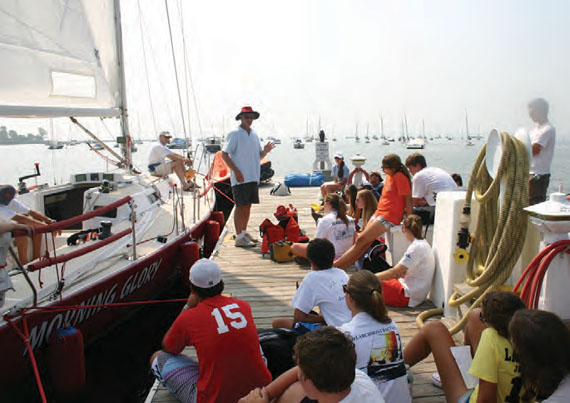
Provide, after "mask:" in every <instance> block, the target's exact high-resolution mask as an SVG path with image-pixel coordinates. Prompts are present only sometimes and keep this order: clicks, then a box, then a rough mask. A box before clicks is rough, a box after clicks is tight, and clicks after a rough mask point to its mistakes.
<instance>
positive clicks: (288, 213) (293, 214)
mask: <svg viewBox="0 0 570 403" xmlns="http://www.w3.org/2000/svg"><path fill="white" fill-rule="evenodd" d="M273 215H274V216H275V218H277V219H278V220H279V222H281V221H283V220H286V219H289V218H294V219H295V221H297V222H298V221H299V219H298V217H297V209H296V208H295V207H293V205H292V204H289V207H285V206H283V205H281V206H277V209H276V210H275V213H273Z"/></svg>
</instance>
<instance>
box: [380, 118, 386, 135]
mask: <svg viewBox="0 0 570 403" xmlns="http://www.w3.org/2000/svg"><path fill="white" fill-rule="evenodd" d="M380 129H381V131H382V139H385V138H386V136H384V118H383V117H382V114H380Z"/></svg>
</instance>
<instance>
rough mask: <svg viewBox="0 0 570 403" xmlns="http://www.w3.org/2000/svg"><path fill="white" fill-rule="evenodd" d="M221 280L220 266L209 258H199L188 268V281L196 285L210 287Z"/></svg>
mask: <svg viewBox="0 0 570 403" xmlns="http://www.w3.org/2000/svg"><path fill="white" fill-rule="evenodd" d="M220 281H222V272H221V270H220V266H218V264H217V263H216V262H214V261H213V260H210V259H200V260H198V261H197V262H196V263H194V264H193V265H192V268H191V269H190V282H191V283H192V284H194V285H195V286H196V287H200V288H211V287H213V286H215V285H217V284H218V283H219V282H220Z"/></svg>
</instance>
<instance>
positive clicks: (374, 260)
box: [359, 239, 392, 273]
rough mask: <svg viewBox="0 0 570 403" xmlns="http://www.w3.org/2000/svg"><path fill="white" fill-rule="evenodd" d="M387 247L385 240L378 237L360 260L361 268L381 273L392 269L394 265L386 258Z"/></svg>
mask: <svg viewBox="0 0 570 403" xmlns="http://www.w3.org/2000/svg"><path fill="white" fill-rule="evenodd" d="M386 249H388V247H387V246H386V244H384V242H382V241H379V240H378V239H376V240H374V242H372V245H371V246H370V248H368V250H367V251H366V252H364V255H362V258H361V260H360V264H359V266H360V268H361V269H363V270H368V271H371V272H372V273H380V272H383V271H385V270H388V269H391V268H392V266H390V264H389V263H388V262H387V261H386V260H385V258H386V254H385V252H386Z"/></svg>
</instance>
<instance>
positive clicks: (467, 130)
mask: <svg viewBox="0 0 570 403" xmlns="http://www.w3.org/2000/svg"><path fill="white" fill-rule="evenodd" d="M465 135H466V137H467V140H471V137H470V136H469V120H468V119H467V109H465Z"/></svg>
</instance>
